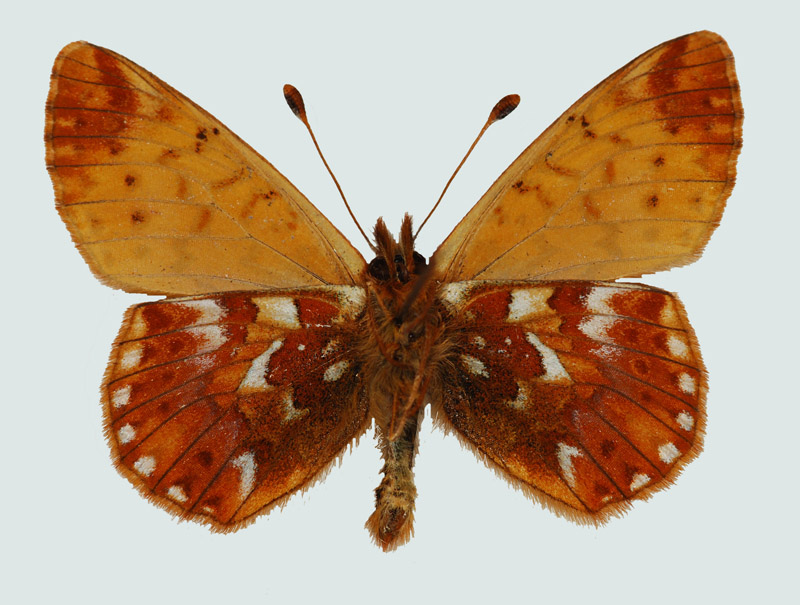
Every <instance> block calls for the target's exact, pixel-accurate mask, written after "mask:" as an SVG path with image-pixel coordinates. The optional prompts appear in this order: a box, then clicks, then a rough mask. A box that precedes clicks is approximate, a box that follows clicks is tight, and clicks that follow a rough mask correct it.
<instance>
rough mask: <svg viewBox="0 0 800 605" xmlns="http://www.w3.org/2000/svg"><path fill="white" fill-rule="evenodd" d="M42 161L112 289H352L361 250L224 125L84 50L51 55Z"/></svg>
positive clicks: (106, 54) (131, 70)
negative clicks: (349, 286) (329, 286)
mask: <svg viewBox="0 0 800 605" xmlns="http://www.w3.org/2000/svg"><path fill="white" fill-rule="evenodd" d="M45 142H46V147H47V165H48V169H49V171H50V175H51V178H52V180H53V186H54V188H55V192H56V200H57V203H56V205H57V207H58V210H59V212H60V214H61V217H62V218H63V219H64V222H65V223H66V224H67V226H68V227H69V230H70V232H71V233H72V237H73V239H74V241H75V243H76V244H77V246H78V248H79V250H80V251H81V253H82V254H83V257H84V258H85V259H86V262H87V263H88V264H89V266H90V267H91V269H92V271H93V272H94V273H95V275H97V277H98V278H99V279H100V280H101V281H103V282H104V283H106V284H108V285H110V286H113V287H115V288H121V289H123V290H126V291H128V292H144V293H148V294H168V295H190V294H202V293H205V292H223V291H231V290H259V289H261V290H263V289H265V288H268V287H274V286H276V285H279V286H280V287H301V286H316V285H324V284H352V283H355V281H356V279H357V277H358V276H359V274H360V272H361V270H362V269H363V267H364V260H363V259H362V257H361V255H360V254H359V253H358V251H356V250H355V248H353V246H352V245H351V244H350V243H349V242H348V241H347V239H345V237H344V236H343V235H342V234H341V233H339V231H337V230H336V228H335V227H334V226H333V225H332V224H331V223H330V222H329V221H328V220H327V219H326V218H325V217H324V216H323V215H322V214H321V213H320V212H319V211H318V210H317V209H316V208H315V207H314V206H313V205H312V204H311V203H310V202H309V201H308V200H306V198H305V197H304V196H303V195H302V194H301V193H300V192H299V191H298V190H297V189H296V188H295V187H294V186H293V185H292V184H291V183H290V182H289V181H288V180H287V179H286V178H285V177H284V176H283V175H281V174H280V173H279V172H278V171H277V170H275V168H273V167H272V165H270V164H269V163H268V162H267V161H266V160H265V159H264V158H262V157H261V156H260V155H258V154H257V153H256V152H255V151H253V149H251V148H250V147H249V146H248V145H247V144H246V143H244V142H243V141H242V140H241V139H239V138H238V137H237V136H236V135H235V134H233V133H232V132H231V131H229V130H228V129H227V128H226V127H225V126H223V125H222V123H220V122H219V121H218V120H217V119H216V118H214V117H213V116H211V115H210V114H208V113H207V112H205V111H204V110H203V109H201V108H200V107H198V106H197V105H195V104H194V103H192V102H191V101H190V100H189V99H187V98H186V97H184V96H183V95H182V94H181V93H179V92H178V91H176V90H175V89H173V88H171V87H170V86H169V85H167V84H165V83H164V82H162V81H161V80H159V79H158V78H156V77H155V76H154V75H152V74H151V73H149V72H147V71H146V70H144V69H143V68H141V67H139V66H138V65H136V64H135V63H133V62H131V61H129V60H127V59H126V58H124V57H122V56H120V55H118V54H116V53H114V52H112V51H109V50H106V49H103V48H100V47H97V46H93V45H91V44H88V43H86V42H75V43H73V44H70V45H68V46H67V47H65V48H64V49H63V50H62V51H61V53H60V54H59V55H58V58H57V59H56V62H55V65H54V67H53V74H52V78H51V85H50V94H49V96H48V100H47V110H46V126H45Z"/></svg>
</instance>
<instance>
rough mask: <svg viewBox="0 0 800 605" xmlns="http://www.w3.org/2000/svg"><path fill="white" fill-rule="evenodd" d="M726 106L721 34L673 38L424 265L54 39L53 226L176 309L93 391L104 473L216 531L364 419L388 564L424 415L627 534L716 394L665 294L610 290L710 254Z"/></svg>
mask: <svg viewBox="0 0 800 605" xmlns="http://www.w3.org/2000/svg"><path fill="white" fill-rule="evenodd" d="M287 100H288V101H289V102H290V105H291V106H292V108H293V109H294V110H295V113H297V114H298V116H301V118H302V119H304V120H305V113H304V112H305V110H304V108H303V105H302V99H301V98H300V97H299V93H296V91H295V90H294V89H292V88H291V87H289V88H287ZM517 102H518V99H515V98H513V97H508V98H506V99H505V100H504V103H505V105H504V104H503V103H501V104H499V105H498V106H497V107H496V108H495V110H494V111H493V114H492V116H490V118H491V119H499V118H501V117H504V115H505V114H506V113H507V112H508V111H510V110H511V109H513V106H515V105H516V103H517ZM742 115H743V114H742V105H741V99H740V95H739V86H738V82H737V79H736V74H735V71H734V63H733V57H732V55H731V52H730V50H729V48H728V46H727V44H726V43H725V41H724V40H723V39H722V38H721V37H720V36H718V35H716V34H714V33H711V32H698V33H694V34H690V35H687V36H683V37H680V38H676V39H675V40H672V41H669V42H665V43H664V44H661V45H659V46H657V47H655V48H653V49H651V50H649V51H647V52H646V53H644V54H642V55H641V56H639V57H638V58H636V59H634V60H633V61H631V62H630V63H628V64H627V65H626V66H624V67H622V68H621V69H620V70H618V71H616V72H614V73H613V74H612V75H611V76H610V77H608V78H607V79H606V80H604V81H603V82H602V83H600V84H599V85H598V86H597V87H595V88H594V89H592V90H591V91H589V92H588V93H587V94H586V95H584V96H583V97H582V98H581V99H579V100H578V101H577V102H576V103H575V104H574V105H573V106H572V107H570V108H569V109H568V110H567V111H566V112H565V113H564V114H563V115H562V116H561V117H559V118H558V119H557V120H556V121H555V122H553V124H552V125H551V126H550V127H549V128H548V129H547V130H545V132H544V133H543V134H542V135H541V136H540V137H539V138H537V139H536V140H535V141H534V142H533V143H532V144H531V145H530V146H529V147H528V148H527V149H526V150H525V151H523V152H522V154H521V155H520V156H519V157H518V158H517V159H516V160H515V161H514V162H513V163H512V164H511V165H510V166H509V168H508V169H507V170H506V171H505V172H504V173H503V174H502V175H501V176H500V178H499V179H498V180H497V181H496V182H495V183H494V184H493V185H492V186H491V188H490V189H489V190H488V191H487V193H486V194H485V195H484V196H483V197H482V198H481V199H480V200H479V201H478V203H477V204H476V205H475V206H474V207H473V208H472V209H471V210H470V211H469V212H468V213H467V215H466V216H465V217H464V218H463V220H462V221H461V222H460V223H459V224H458V225H457V226H456V227H455V229H454V230H453V231H452V233H451V234H450V235H449V236H448V237H447V238H446V239H445V240H444V242H443V243H442V244H441V245H440V246H439V247H438V249H437V250H436V251H435V252H434V253H433V255H432V256H431V257H430V259H426V258H425V257H424V256H423V255H422V254H421V253H420V252H419V251H417V250H416V249H415V246H414V243H415V235H416V234H415V233H414V230H413V228H412V223H411V219H410V217H409V216H408V215H406V217H405V219H404V220H403V221H402V224H401V227H400V232H399V236H398V237H397V238H395V237H394V236H393V235H392V234H391V233H390V231H389V229H388V228H387V227H386V225H385V224H384V223H383V221H382V220H381V219H379V220H378V222H377V224H376V226H375V229H374V233H373V235H374V239H373V240H372V242H371V243H370V245H371V247H372V250H373V252H374V254H375V256H374V258H373V259H372V260H371V261H370V262H369V263H368V262H366V261H365V259H364V258H363V257H362V256H361V254H360V253H359V252H358V251H357V250H356V249H355V248H354V247H353V245H352V244H350V242H349V241H348V240H347V239H345V237H344V236H343V235H342V234H341V233H340V232H339V231H338V230H337V229H336V228H335V227H334V226H333V225H332V224H331V223H330V222H329V221H328V220H327V219H326V218H325V217H324V216H323V215H322V214H321V213H320V212H319V210H317V208H316V207H314V206H313V205H312V204H311V203H310V202H309V201H308V200H307V199H306V198H305V197H304V196H303V195H302V194H301V193H300V192H299V191H298V190H297V189H296V188H295V187H294V186H293V185H292V184H291V183H290V182H289V181H288V180H287V179H286V178H285V177H284V176H283V175H281V174H280V173H279V172H278V171H277V170H276V169H275V168H274V167H273V166H272V165H271V164H269V163H268V162H267V161H266V160H265V159H264V158H262V157H261V156H260V155H258V154H257V153H256V152H255V151H254V150H253V149H251V148H250V147H249V146H248V145H247V144H246V143H244V142H243V141H242V140H241V139H239V138H238V137H237V136H236V135H235V134H233V133H232V132H231V131H230V130H228V129H227V128H226V127H225V126H224V125H223V124H222V123H221V122H219V121H218V120H217V119H216V118H214V117H213V116H211V115H210V114H209V113H207V112H205V111H204V110H203V109H201V108H200V107H198V106H197V105H195V104H194V103H193V102H192V101H190V100H189V99H187V98H186V97H185V96H183V95H182V94H181V93H179V92H178V91H176V90H175V89H173V88H171V87H170V86H169V85H168V84H166V83H164V82H162V81H161V80H159V79H158V78H157V77H156V76H154V75H153V74H151V73H149V72H147V71H146V70H144V69H143V68H141V67H139V66H138V65H136V64H135V63H133V62H132V61H129V60H128V59H126V58H124V57H122V56H120V55H118V54H116V53H114V52H112V51H109V50H106V49H103V48H100V47H98V46H94V45H91V44H88V43H86V42H75V43H72V44H70V45H68V46H66V47H65V48H64V49H63V50H62V51H61V53H60V54H59V55H58V58H57V59H56V61H55V65H54V68H53V73H52V77H51V86H50V93H49V96H48V100H47V106H46V127H45V143H46V149H47V156H46V157H47V166H48V170H49V173H50V176H51V178H52V181H53V186H54V189H55V195H56V206H57V209H58V212H59V213H60V215H61V217H62V218H63V220H64V222H65V223H66V225H67V227H68V228H69V231H70V233H71V234H72V238H73V240H74V242H75V244H76V246H77V248H78V250H79V251H80V253H81V254H82V256H83V258H84V259H85V260H86V262H87V264H88V265H89V267H90V268H91V270H92V271H93V273H94V274H95V275H96V276H97V277H98V278H99V279H100V280H101V281H102V282H103V283H105V284H106V285H108V286H111V287H113V288H118V289H121V290H125V291H127V292H138V293H144V294H158V295H164V296H165V298H163V299H160V300H156V301H154V302H147V303H143V304H138V305H135V306H133V307H131V308H130V309H129V310H128V311H127V312H126V314H125V317H124V320H123V323H122V328H121V330H120V332H119V336H118V337H117V339H116V341H115V342H114V345H113V349H112V352H111V356H110V360H109V363H108V368H107V370H106V374H105V377H104V380H103V385H102V397H103V405H104V409H105V430H106V434H107V437H108V441H109V444H110V447H111V450H112V452H113V459H114V461H115V464H116V466H117V468H118V469H119V471H120V473H121V474H122V475H124V476H125V477H126V478H127V479H128V480H129V481H130V482H131V483H132V484H133V485H134V486H135V487H136V488H137V489H138V490H139V491H140V492H141V493H142V494H143V495H144V496H145V497H147V498H148V499H149V500H151V501H152V502H154V503H156V504H157V505H159V506H161V507H163V508H165V509H167V510H168V511H170V512H171V513H173V514H175V515H178V516H180V517H182V518H185V519H191V520H194V521H199V522H202V523H205V524H207V525H209V526H210V527H211V528H212V529H213V530H217V531H222V532H226V531H232V530H236V529H238V528H240V527H243V526H244V525H247V524H248V523H249V522H251V521H252V520H254V519H255V518H256V517H257V516H258V515H261V514H264V513H266V512H267V511H269V510H270V509H272V508H273V507H275V506H276V505H280V504H282V503H284V502H285V501H286V500H287V498H289V497H290V496H291V495H292V494H294V493H295V492H297V491H300V490H303V489H305V488H307V487H308V486H309V485H311V484H312V483H313V482H314V481H315V480H318V479H320V478H321V477H323V476H324V474H325V473H326V471H327V470H328V469H329V468H330V467H331V465H332V464H333V463H334V462H335V461H336V460H338V459H339V458H340V457H341V456H342V455H343V453H344V452H345V450H346V449H347V448H348V447H349V446H351V444H353V443H354V442H355V441H356V440H357V439H359V437H360V436H361V435H362V434H363V433H364V432H365V431H366V430H367V429H368V428H369V427H370V426H371V425H373V424H374V427H375V432H376V436H377V440H378V445H379V448H380V452H381V455H382V458H383V469H382V474H383V476H382V480H381V482H380V485H379V486H378V488H377V489H376V492H375V500H376V506H375V511H374V513H373V514H372V515H371V517H370V518H369V520H368V521H367V528H368V530H369V532H370V533H371V535H372V537H373V539H374V540H375V542H376V543H377V544H378V545H379V546H380V547H382V548H383V549H384V550H391V549H394V548H396V547H397V546H398V545H401V544H403V543H405V542H407V541H408V540H409V538H410V537H411V535H412V532H413V517H414V507H415V504H414V503H415V497H416V488H415V485H414V474H413V465H414V458H415V453H416V449H417V433H418V429H419V425H420V421H421V418H422V415H423V413H424V409H425V408H426V406H427V405H430V409H431V415H432V417H433V420H434V423H435V425H436V426H438V427H440V428H441V429H443V430H444V431H445V432H447V433H452V434H455V435H456V436H457V437H458V438H459V440H460V441H461V443H462V444H464V445H465V446H467V447H468V448H470V449H471V450H473V451H474V452H475V453H476V455H477V456H478V457H479V458H480V459H481V460H482V461H484V462H485V463H486V464H487V465H488V466H489V467H491V468H493V469H495V470H497V471H498V472H499V474H500V475H501V476H503V477H505V478H506V479H507V480H508V481H509V482H511V483H512V484H513V485H515V486H517V487H519V488H521V489H522V490H523V491H524V492H525V493H526V494H527V495H528V496H530V497H531V498H532V499H533V500H535V501H537V502H540V503H541V504H543V505H545V506H547V507H548V508H550V509H551V510H553V511H554V512H555V513H556V514H558V515H561V516H564V517H567V518H569V519H572V520H574V521H578V522H581V523H588V524H595V525H597V524H601V523H603V522H605V521H606V520H608V519H609V517H612V516H615V515H619V514H620V513H622V512H624V511H625V510H626V509H628V508H629V506H630V503H631V502H632V501H634V500H637V499H643V498H647V497H649V496H650V495H651V494H652V493H653V492H655V491H657V490H660V489H662V488H664V487H666V486H667V485H669V484H671V483H672V482H673V481H674V480H675V478H676V477H677V475H678V474H679V473H680V471H681V469H682V468H683V467H684V466H685V465H686V463H688V462H689V461H691V460H692V459H693V458H694V457H695V456H697V454H698V453H699V451H700V449H701V445H702V437H703V430H704V425H705V405H704V400H705V396H706V390H707V379H706V373H705V370H704V366H703V362H702V360H701V357H700V352H699V349H698V345H697V341H696V339H695V336H694V333H693V331H692V328H691V326H690V324H689V322H688V320H687V317H686V312H685V310H684V308H683V306H682V305H681V303H680V302H679V300H678V298H677V297H676V296H675V295H674V294H671V293H669V292H665V291H663V290H659V289H656V288H652V287H649V286H645V285H640V284H634V283H621V282H617V281H615V280H617V279H619V278H625V277H638V276H641V275H642V274H646V273H653V272H656V271H662V270H666V269H669V268H671V267H677V266H680V265H685V264H687V263H690V262H692V261H694V260H696V259H697V258H698V256H699V255H700V253H701V251H702V249H703V248H704V246H705V244H706V242H707V241H708V239H709V237H710V235H711V233H712V231H713V230H714V229H715V228H716V226H717V225H718V223H719V221H720V217H721V215H722V211H723V208H724V206H725V202H726V200H727V198H728V197H729V195H730V193H731V189H732V187H733V184H734V178H735V171H736V159H737V156H738V154H739V150H740V147H741V129H742ZM312 136H313V134H312ZM362 233H363V232H362Z"/></svg>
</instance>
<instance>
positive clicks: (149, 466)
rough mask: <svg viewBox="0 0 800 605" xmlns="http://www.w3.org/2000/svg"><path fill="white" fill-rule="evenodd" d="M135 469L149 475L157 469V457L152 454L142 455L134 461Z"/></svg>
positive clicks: (144, 475)
mask: <svg viewBox="0 0 800 605" xmlns="http://www.w3.org/2000/svg"><path fill="white" fill-rule="evenodd" d="M133 470H135V471H136V472H137V473H139V474H140V475H142V476H143V477H149V476H150V475H152V474H153V471H154V470H156V459H155V458H153V457H152V456H142V457H141V458H139V459H138V460H137V461H136V462H134V463H133Z"/></svg>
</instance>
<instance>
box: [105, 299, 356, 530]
mask: <svg viewBox="0 0 800 605" xmlns="http://www.w3.org/2000/svg"><path fill="white" fill-rule="evenodd" d="M363 301H364V296H363V291H362V290H361V289H359V288H355V287H347V286H340V287H323V288H311V289H305V290H296V291H281V292H276V293H259V294H253V293H248V292H235V293H226V294H219V295H216V296H213V297H194V298H183V299H171V300H165V301H159V302H153V303H146V304H142V305H137V306H135V307H132V308H131V309H130V310H129V311H128V313H127V316H126V318H125V322H124V324H123V327H122V330H121V332H120V335H119V338H118V339H117V342H116V343H115V346H114V349H113V351H112V353H111V360H110V362H109V367H108V371H107V374H106V379H105V382H104V386H103V392H104V396H105V397H104V398H105V409H106V427H107V433H108V438H109V442H110V444H111V447H112V450H113V452H114V459H115V462H116V464H117V467H118V468H119V469H120V471H121V472H122V474H124V475H125V476H126V477H127V478H128V479H129V480H130V481H131V482H132V483H133V484H134V486H136V487H137V488H138V489H139V490H140V491H141V492H142V493H143V494H144V495H146V496H147V497H149V498H150V499H152V500H153V501H155V502H156V503H157V504H159V505H161V506H163V507H164V508H166V509H168V510H170V511H171V512H173V513H175V514H178V515H181V516H182V517H186V518H192V519H194V520H197V521H202V522H206V523H209V524H211V525H212V526H213V527H214V528H215V529H218V530H221V531H229V530H233V529H237V528H238V527H240V526H241V525H242V524H243V523H245V522H246V521H248V520H249V519H251V518H252V517H253V516H254V515H256V514H258V513H260V512H264V511H266V510H268V509H269V508H271V507H272V506H274V505H275V504H277V503H280V502H282V501H283V500H284V499H285V498H286V497H287V496H288V495H290V494H291V493H293V492H294V491H296V490H298V489H301V488H303V487H305V486H308V485H309V482H311V481H313V480H314V479H315V478H317V477H319V476H320V475H321V473H324V471H325V470H326V469H327V468H328V467H329V466H330V464H331V463H332V462H333V461H334V460H335V459H336V457H337V456H338V455H339V454H340V453H342V451H343V450H344V448H345V447H346V446H347V445H348V444H349V443H351V442H352V441H353V439H354V438H357V437H358V436H359V435H360V434H361V433H362V432H363V431H364V429H365V428H366V422H367V407H366V402H365V400H364V396H363V393H362V385H361V378H360V376H359V361H358V359H356V358H355V357H354V356H353V350H354V347H353V342H352V341H353V339H354V337H355V334H356V329H355V326H356V323H355V322H356V317H357V316H358V315H359V314H360V313H361V310H362V308H363V304H364V302H363Z"/></svg>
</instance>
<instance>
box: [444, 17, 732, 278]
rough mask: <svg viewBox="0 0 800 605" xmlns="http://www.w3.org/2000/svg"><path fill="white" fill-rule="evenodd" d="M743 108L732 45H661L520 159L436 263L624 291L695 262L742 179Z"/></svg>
mask: <svg viewBox="0 0 800 605" xmlns="http://www.w3.org/2000/svg"><path fill="white" fill-rule="evenodd" d="M741 134H742V103H741V98H740V95H739V84H738V81H737V79H736V73H735V71H734V66H733V55H732V54H731V51H730V49H729V48H728V45H727V44H726V43H725V41H724V40H723V39H722V38H721V37H720V36H718V35H717V34H714V33H711V32H698V33H695V34H691V35H689V36H683V37H681V38H677V39H675V40H672V41H670V42H665V43H664V44H661V45H660V46H656V47H655V48H653V49H652V50H650V51H648V52H646V53H644V54H643V55H641V56H640V57H638V58H636V59H634V60H633V61H631V62H630V63H628V65H626V66H625V67H623V68H622V69H620V70H619V71H617V72H616V73H614V74H612V75H611V76H609V77H608V78H607V79H606V80H605V81H603V82H602V83H601V84H599V85H598V86H596V87H595V88H594V89H593V90H591V91H590V92H588V93H587V94H585V95H584V96H583V97H582V98H581V99H580V100H579V101H577V102H576V103H575V104H574V105H573V106H572V107H570V108H569V109H568V110H567V111H566V112H565V113H564V114H563V115H562V116H561V117H560V118H558V119H557V120H556V121H555V122H553V124H552V125H551V126H550V127H549V128H548V129H547V130H546V131H545V132H544V133H543V134H542V135H541V136H540V137H539V138H538V139H536V141H534V142H533V144H531V146H530V147H528V148H527V149H526V150H525V151H524V152H523V153H522V155H520V156H519V158H517V159H516V160H515V161H514V162H513V163H512V164H511V166H509V168H508V169H507V170H506V172H505V173H503V175H502V176H501V177H500V178H499V179H498V180H497V181H496V182H495V183H494V185H492V187H491V188H490V189H489V191H487V192H486V194H485V195H484V196H483V198H481V200H480V201H479V202H478V203H477V204H476V205H475V206H474V207H473V208H472V210H470V212H469V213H468V214H467V215H466V216H465V217H464V219H463V220H462V221H461V222H460V223H459V225H458V226H457V227H456V228H455V230H454V231H453V232H452V233H451V234H450V235H449V236H448V238H447V239H446V240H445V241H444V242H443V243H442V245H441V246H440V247H439V249H438V250H437V251H436V254H435V255H434V260H435V262H436V263H438V265H439V267H440V269H441V270H442V271H443V273H444V275H445V276H446V278H447V280H448V281H456V280H462V279H590V280H598V279H617V278H621V277H638V276H640V275H642V274H644V273H653V272H655V271H662V270H664V269H669V268H670V267H675V266H679V265H685V264H687V263H689V262H692V261H693V260H695V259H696V258H697V257H698V256H699V254H700V252H701V251H702V250H703V247H704V246H705V244H706V242H707V241H708V238H709V237H710V236H711V232H712V231H713V230H714V228H715V227H716V226H717V224H718V223H719V219H720V217H721V216H722V211H723V209H724V207H725V201H726V200H727V199H728V196H729V195H730V192H731V189H732V188H733V183H734V179H735V176H736V158H737V157H738V155H739V149H740V147H741Z"/></svg>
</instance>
